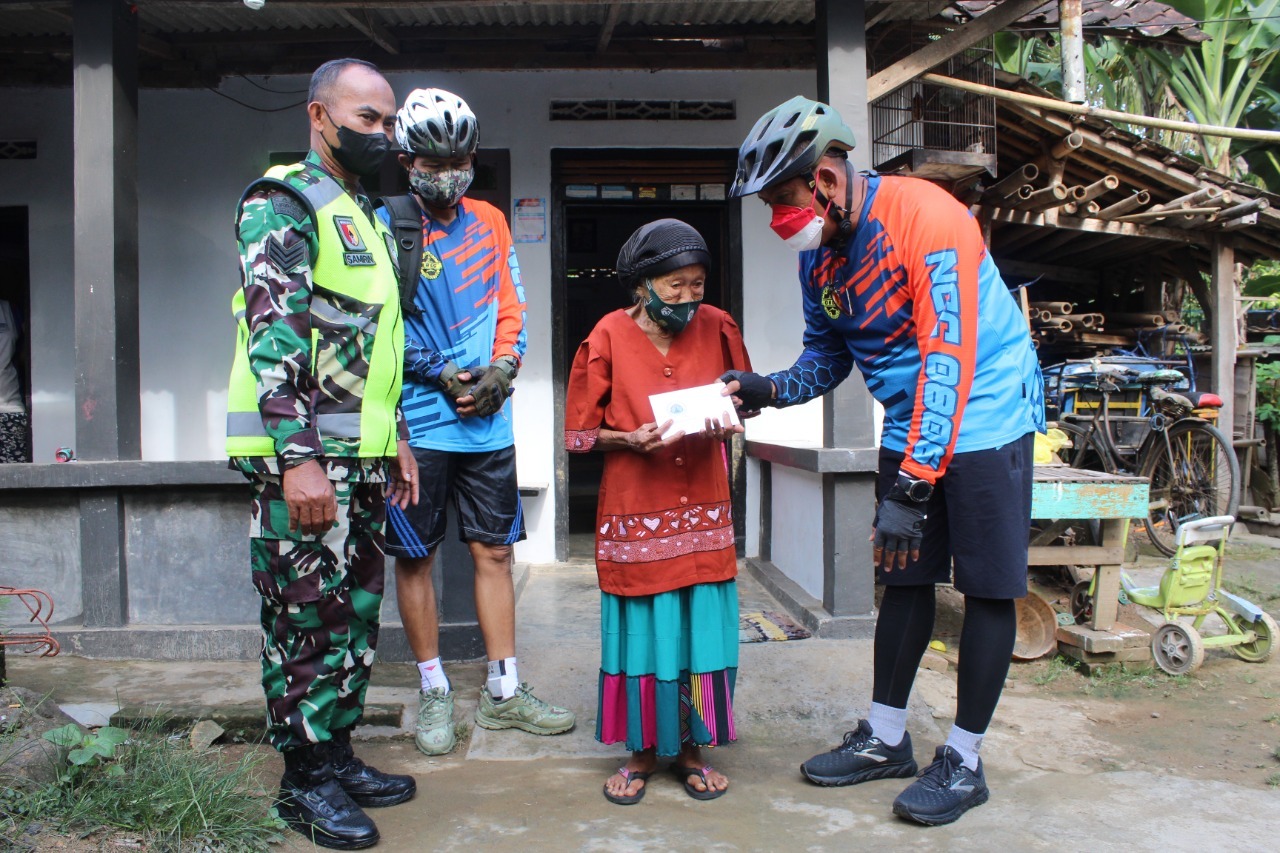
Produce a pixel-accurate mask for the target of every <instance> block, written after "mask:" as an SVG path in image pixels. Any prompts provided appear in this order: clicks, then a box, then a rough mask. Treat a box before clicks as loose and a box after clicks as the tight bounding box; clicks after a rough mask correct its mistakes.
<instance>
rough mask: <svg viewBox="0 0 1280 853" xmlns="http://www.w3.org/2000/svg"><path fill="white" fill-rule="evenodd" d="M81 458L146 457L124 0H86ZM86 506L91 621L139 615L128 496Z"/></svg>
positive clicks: (80, 64)
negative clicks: (133, 600) (129, 559)
mask: <svg viewBox="0 0 1280 853" xmlns="http://www.w3.org/2000/svg"><path fill="white" fill-rule="evenodd" d="M71 9H72V15H73V24H72V33H73V45H74V46H73V54H74V64H75V70H74V76H73V80H74V84H73V85H74V103H75V116H74V141H75V152H74V155H73V157H72V169H73V172H74V185H75V189H74V201H75V229H74V241H73V246H72V251H73V253H74V256H75V325H76V335H75V347H76V453H77V455H78V456H79V457H80V458H81V459H85V460H93V461H118V460H126V459H138V458H139V457H140V456H141V416H140V401H139V381H138V186H137V137H138V67H137V66H138V63H137V44H138V19H137V13H136V11H134V10H133V7H132V6H131V5H130V4H129V3H126V2H124V0H74V2H73V3H72V7H71ZM83 495H84V496H83V497H82V498H81V502H80V549H81V550H80V553H81V558H80V567H81V573H82V577H83V580H84V584H83V605H84V624H85V625H86V626H87V627H112V626H120V625H124V624H125V622H126V621H127V620H128V611H129V608H128V584H127V579H126V575H127V572H126V566H125V548H124V537H125V524H124V506H123V501H124V498H123V496H122V495H121V493H120V492H118V491H114V490H102V491H101V492H98V491H94V490H87V491H85V492H84V493H83Z"/></svg>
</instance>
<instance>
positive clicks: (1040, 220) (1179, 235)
mask: <svg viewBox="0 0 1280 853" xmlns="http://www.w3.org/2000/svg"><path fill="white" fill-rule="evenodd" d="M979 208H981V209H982V210H988V211H990V216H991V221H992V222H1007V223H1009V224H1011V225H1035V226H1039V227H1043V228H1053V227H1057V228H1069V229H1071V230H1073V231H1088V232H1089V233H1091V234H1116V235H1119V236H1122V237H1147V238H1149V239H1152V240H1167V241H1170V242H1174V243H1188V244H1192V245H1197V246H1202V245H1204V244H1205V242H1206V240H1207V239H1208V238H1207V237H1206V235H1204V234H1203V233H1202V232H1198V231H1192V230H1181V229H1177V228H1164V227H1161V226H1158V225H1142V224H1140V223H1137V222H1115V221H1112V220H1106V219H1075V218H1072V217H1064V218H1063V219H1062V220H1060V221H1058V222H1057V223H1056V224H1055V223H1052V222H1049V221H1048V220H1047V219H1046V218H1045V213H1044V212H1043V211H1034V210H1011V209H1009V208H1003V207H1001V208H990V207H989V206H987V205H979Z"/></svg>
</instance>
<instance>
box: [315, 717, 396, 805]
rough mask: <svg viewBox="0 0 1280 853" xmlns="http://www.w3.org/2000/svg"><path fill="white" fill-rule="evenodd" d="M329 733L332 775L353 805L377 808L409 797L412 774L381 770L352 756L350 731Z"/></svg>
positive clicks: (394, 803)
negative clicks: (330, 735)
mask: <svg viewBox="0 0 1280 853" xmlns="http://www.w3.org/2000/svg"><path fill="white" fill-rule="evenodd" d="M332 734H333V740H332V741H331V742H330V745H329V750H330V751H329V756H330V760H331V761H332V762H333V775H334V778H336V779H337V780H338V784H339V785H341V786H342V789H343V790H344V791H346V792H347V795H348V796H350V797H351V799H352V800H354V801H355V802H356V804H357V805H360V806H364V807H365V808H379V807H382V806H394V805H397V804H398V803H403V802H405V801H406V800H411V799H413V795H414V794H416V793H417V792H418V783H417V782H415V781H414V779H413V777H412V776H402V775H398V774H392V773H383V772H382V771H381V770H377V769H375V768H373V767H370V766H369V765H368V764H365V763H364V762H363V761H361V760H360V759H359V758H356V756H355V753H354V752H353V751H352V749H351V732H350V730H347V731H337V730H335V731H334V732H333V733H332Z"/></svg>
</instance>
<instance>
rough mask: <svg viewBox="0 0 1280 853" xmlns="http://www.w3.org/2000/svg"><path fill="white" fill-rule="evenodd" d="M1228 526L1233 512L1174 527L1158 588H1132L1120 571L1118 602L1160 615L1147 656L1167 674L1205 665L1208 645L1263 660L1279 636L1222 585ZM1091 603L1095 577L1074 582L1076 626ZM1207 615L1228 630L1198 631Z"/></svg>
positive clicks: (1272, 623) (1265, 617)
mask: <svg viewBox="0 0 1280 853" xmlns="http://www.w3.org/2000/svg"><path fill="white" fill-rule="evenodd" d="M1233 524H1235V518H1234V517H1233V516H1230V515H1218V516H1213V517H1211V518H1201V519H1197V520H1195V521H1187V522H1185V523H1183V524H1181V525H1179V526H1178V537H1177V550H1176V551H1175V552H1174V555H1173V558H1172V560H1170V562H1169V568H1167V569H1165V572H1164V575H1163V576H1162V577H1161V578H1160V584H1159V585H1158V586H1150V587H1140V586H1137V585H1136V584H1135V583H1134V582H1133V580H1132V579H1131V578H1130V577H1129V576H1128V575H1127V574H1126V573H1124V572H1121V573H1120V582H1121V584H1122V586H1123V592H1122V593H1121V598H1122V601H1123V600H1124V599H1127V600H1128V601H1130V602H1132V603H1133V604H1140V605H1142V606H1144V607H1151V608H1153V609H1155V610H1159V611H1160V612H1161V614H1162V615H1163V616H1164V618H1165V623H1164V624H1163V625H1161V626H1160V627H1159V628H1157V629H1156V631H1155V633H1154V634H1152V635H1151V654H1152V656H1153V657H1154V658H1155V661H1156V666H1158V667H1160V668H1161V669H1162V670H1164V671H1165V672H1167V673H1169V674H1170V675H1186V674H1188V673H1190V672H1194V671H1195V670H1196V669H1197V668H1198V667H1199V666H1200V664H1202V663H1204V650H1205V648H1206V647H1209V646H1213V647H1219V646H1221V647H1225V648H1229V649H1231V652H1232V653H1233V654H1234V655H1235V656H1236V657H1238V658H1240V659H1241V660H1244V661H1248V662H1250V663H1262V662H1264V661H1266V660H1269V659H1270V658H1271V656H1272V655H1274V654H1275V652H1276V638H1277V635H1278V634H1280V631H1278V630H1277V628H1276V620H1275V619H1272V618H1271V616H1270V615H1269V614H1267V613H1266V612H1265V611H1263V609H1262V608H1261V607H1258V606H1257V605H1256V604H1253V603H1252V602H1249V601H1245V600H1244V599H1243V598H1241V597H1240V596H1238V595H1233V594H1232V593H1230V592H1227V591H1226V590H1225V589H1223V588H1222V562H1223V555H1224V553H1225V552H1226V547H1227V536H1228V535H1229V534H1230V532H1231V525H1233ZM1096 577H1097V575H1096V574H1095V575H1094V578H1095V579H1096ZM1093 601H1094V580H1087V581H1081V582H1080V583H1078V584H1076V586H1075V588H1074V589H1073V590H1072V594H1071V613H1072V615H1073V616H1074V617H1075V620H1076V624H1079V625H1083V624H1085V623H1086V622H1088V621H1089V620H1090V619H1092V618H1093ZM1211 613H1213V614H1217V616H1218V618H1219V619H1221V620H1222V622H1223V624H1225V625H1226V626H1227V633H1225V634H1219V635H1216V636H1212V637H1205V636H1203V635H1201V633H1200V629H1201V627H1202V626H1203V625H1204V620H1205V617H1207V616H1208V615H1209V614H1211ZM1180 616H1190V617H1192V621H1191V624H1189V625H1188V624H1187V623H1185V622H1180V621H1178V617H1180Z"/></svg>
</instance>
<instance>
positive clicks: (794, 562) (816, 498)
mask: <svg viewBox="0 0 1280 853" xmlns="http://www.w3.org/2000/svg"><path fill="white" fill-rule="evenodd" d="M772 467H773V471H772V482H773V520H772V525H771V526H770V533H771V537H772V538H771V542H772V545H771V548H770V552H771V554H772V562H773V564H774V565H775V566H777V567H778V568H779V569H781V570H782V573H783V574H785V575H786V576H787V577H789V578H791V579H792V580H793V581H795V582H796V583H798V584H800V586H801V588H803V589H804V591H805V592H807V593H809V594H810V595H812V596H813V597H814V598H816V599H818V600H819V601H821V600H822V573H823V563H822V475H821V474H813V473H810V472H808V471H799V470H797V469H795V468H784V467H782V466H781V465H774V466H772Z"/></svg>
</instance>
